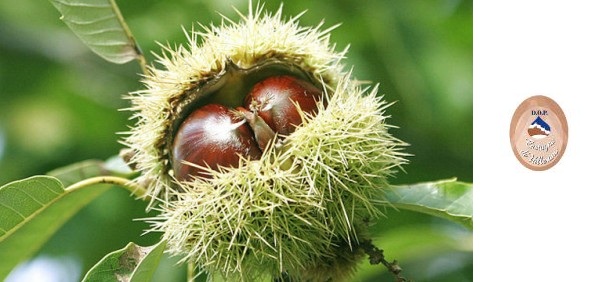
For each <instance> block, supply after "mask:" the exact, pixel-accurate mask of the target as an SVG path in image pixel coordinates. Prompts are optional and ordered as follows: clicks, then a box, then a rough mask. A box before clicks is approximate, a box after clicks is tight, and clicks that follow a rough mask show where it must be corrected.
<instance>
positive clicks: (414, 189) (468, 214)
mask: <svg viewBox="0 0 600 282" xmlns="http://www.w3.org/2000/svg"><path fill="white" fill-rule="evenodd" d="M391 188H392V189H391V191H390V192H388V193H387V195H386V197H387V199H388V200H389V201H390V202H391V203H392V204H393V205H394V206H395V207H398V208H401V209H407V210H412V211H416V212H421V213H426V214H430V215H434V216H439V217H442V218H446V219H449V220H452V221H455V222H458V223H460V224H462V225H464V226H466V227H467V228H469V229H473V184H470V183H464V182H460V181H456V179H449V180H441V181H436V182H426V183H419V184H411V185H397V186H392V187H391Z"/></svg>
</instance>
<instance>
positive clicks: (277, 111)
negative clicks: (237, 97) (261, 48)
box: [244, 75, 323, 136]
mask: <svg viewBox="0 0 600 282" xmlns="http://www.w3.org/2000/svg"><path fill="white" fill-rule="evenodd" d="M321 99H323V91H321V89H319V88H317V87H316V86H314V85H313V84H311V83H310V82H308V81H304V80H302V79H299V78H296V77H293V76H289V75H281V76H272V77H269V78H266V79H265V80H262V81H260V82H258V83H256V84H255V85H254V87H253V88H252V90H251V91H250V93H249V94H248V95H247V96H246V98H245V99H244V107H245V108H246V109H249V110H250V111H256V112H257V113H258V115H259V116H260V117H261V118H262V119H263V120H264V121H265V122H266V123H267V124H268V125H269V127H271V128H272V129H273V131H275V132H276V133H277V134H279V135H284V136H286V135H289V134H290V133H292V132H294V131H295V130H296V126H298V125H299V124H300V123H302V119H301V118H300V113H299V112H298V110H297V108H296V106H295V105H294V103H298V105H299V106H300V109H302V111H303V112H306V113H314V112H316V111H317V103H318V101H320V100H321Z"/></svg>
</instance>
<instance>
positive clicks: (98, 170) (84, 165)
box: [47, 160, 106, 186]
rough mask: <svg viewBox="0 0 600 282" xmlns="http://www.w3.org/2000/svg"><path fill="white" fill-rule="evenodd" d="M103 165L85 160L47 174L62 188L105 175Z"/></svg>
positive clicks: (102, 163)
mask: <svg viewBox="0 0 600 282" xmlns="http://www.w3.org/2000/svg"><path fill="white" fill-rule="evenodd" d="M103 165H104V162H103V161H100V160H87V161H83V162H79V163H74V164H71V165H68V166H65V167H61V168H57V169H55V170H52V171H50V172H48V173H47V174H48V175H49V176H53V177H56V178H57V179H58V180H60V182H62V183H63V185H64V186H69V185H72V184H74V183H77V182H79V181H81V180H83V179H86V178H90V177H95V176H100V175H105V174H106V172H105V171H104V168H103Z"/></svg>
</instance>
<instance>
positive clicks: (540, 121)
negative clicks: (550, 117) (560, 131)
mask: <svg viewBox="0 0 600 282" xmlns="http://www.w3.org/2000/svg"><path fill="white" fill-rule="evenodd" d="M536 124H537V125H539V126H540V127H541V128H543V129H545V130H546V131H548V132H550V125H549V124H547V123H546V122H545V121H544V120H543V119H542V118H541V117H540V116H538V117H537V118H536V119H535V120H534V121H533V122H532V123H531V125H536Z"/></svg>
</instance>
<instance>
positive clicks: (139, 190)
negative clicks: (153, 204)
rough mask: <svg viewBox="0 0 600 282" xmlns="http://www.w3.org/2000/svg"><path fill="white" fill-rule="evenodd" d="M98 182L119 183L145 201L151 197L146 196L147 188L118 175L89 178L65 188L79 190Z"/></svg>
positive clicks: (118, 184)
mask: <svg viewBox="0 0 600 282" xmlns="http://www.w3.org/2000/svg"><path fill="white" fill-rule="evenodd" d="M97 184H112V185H117V186H119V187H122V188H125V189H126V190H127V191H129V192H131V194H132V195H135V197H136V199H142V200H144V201H149V200H150V198H149V197H148V196H146V189H145V188H144V187H142V186H140V185H138V184H136V183H135V182H134V181H132V180H129V179H127V178H123V177H117V176H98V177H92V178H88V179H85V180H82V181H79V182H77V183H75V184H73V185H71V186H69V187H67V188H65V190H66V191H68V190H77V189H81V188H83V187H87V186H91V185H97Z"/></svg>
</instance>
